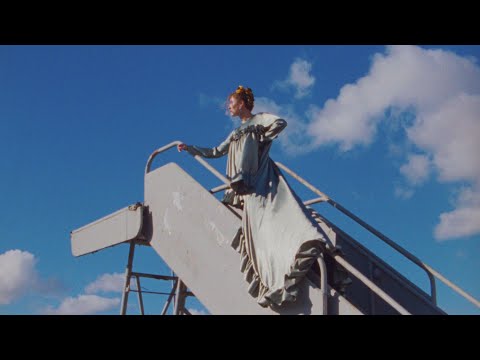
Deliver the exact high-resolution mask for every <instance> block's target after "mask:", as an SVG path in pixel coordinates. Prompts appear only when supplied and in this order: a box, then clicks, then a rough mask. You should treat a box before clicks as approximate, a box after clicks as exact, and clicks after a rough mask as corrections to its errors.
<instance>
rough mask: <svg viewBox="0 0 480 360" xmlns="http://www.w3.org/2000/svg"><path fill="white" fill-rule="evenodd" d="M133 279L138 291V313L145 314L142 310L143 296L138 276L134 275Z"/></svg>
mask: <svg viewBox="0 0 480 360" xmlns="http://www.w3.org/2000/svg"><path fill="white" fill-rule="evenodd" d="M135 280H136V281H137V293H138V306H140V314H142V315H145V312H144V310H143V298H142V288H141V287H140V278H139V277H138V276H135Z"/></svg>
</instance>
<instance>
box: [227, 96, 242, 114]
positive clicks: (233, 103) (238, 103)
mask: <svg viewBox="0 0 480 360" xmlns="http://www.w3.org/2000/svg"><path fill="white" fill-rule="evenodd" d="M242 105H243V100H240V99H238V98H236V97H235V96H231V97H230V100H229V102H228V111H230V116H233V117H235V116H239V115H240V109H241V108H242Z"/></svg>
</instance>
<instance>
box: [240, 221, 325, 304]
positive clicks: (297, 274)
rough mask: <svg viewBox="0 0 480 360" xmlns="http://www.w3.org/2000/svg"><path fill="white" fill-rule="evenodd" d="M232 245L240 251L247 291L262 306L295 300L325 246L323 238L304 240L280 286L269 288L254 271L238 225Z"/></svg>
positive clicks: (241, 266)
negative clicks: (247, 284)
mask: <svg viewBox="0 0 480 360" xmlns="http://www.w3.org/2000/svg"><path fill="white" fill-rule="evenodd" d="M232 247H233V248H234V249H235V250H236V251H238V252H239V253H240V256H241V260H240V270H241V271H242V272H243V273H244V278H245V280H246V281H247V282H248V283H249V287H248V292H249V293H250V295H252V296H253V297H255V298H257V302H258V304H260V305H261V306H262V307H267V306H275V305H276V306H282V305H283V303H285V302H294V301H296V300H297V296H298V292H299V286H298V285H299V283H300V282H301V281H302V280H303V279H304V277H305V275H306V274H307V272H308V271H309V270H310V268H311V266H312V264H313V263H314V262H315V260H316V259H317V258H318V257H319V256H320V254H321V252H322V249H324V248H325V243H324V240H321V239H317V240H310V241H306V242H304V243H303V244H302V245H301V246H300V248H299V249H298V251H297V253H296V255H295V258H294V261H293V264H292V265H291V266H290V271H289V272H288V274H285V281H284V284H283V286H282V287H281V288H278V289H270V288H268V286H266V285H265V284H263V283H262V281H261V279H260V277H259V276H258V274H257V273H256V272H255V269H254V267H253V262H252V260H251V258H250V256H249V255H248V253H247V249H246V245H245V236H244V234H243V230H242V227H240V228H239V229H238V231H237V234H236V235H235V237H234V239H233V241H232Z"/></svg>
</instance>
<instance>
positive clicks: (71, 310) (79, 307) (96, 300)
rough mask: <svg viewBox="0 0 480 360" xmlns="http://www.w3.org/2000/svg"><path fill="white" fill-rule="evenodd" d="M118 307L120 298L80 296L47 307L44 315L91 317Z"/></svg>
mask: <svg viewBox="0 0 480 360" xmlns="http://www.w3.org/2000/svg"><path fill="white" fill-rule="evenodd" d="M119 305H120V298H112V299H111V298H106V297H101V296H98V295H80V296H78V297H75V298H74V297H67V298H66V299H64V300H63V301H62V302H61V304H60V305H59V306H58V307H57V308H54V307H51V306H49V307H48V308H47V309H45V311H44V313H45V314H48V315H93V314H97V313H100V312H105V311H108V310H111V309H113V308H115V307H118V306H119Z"/></svg>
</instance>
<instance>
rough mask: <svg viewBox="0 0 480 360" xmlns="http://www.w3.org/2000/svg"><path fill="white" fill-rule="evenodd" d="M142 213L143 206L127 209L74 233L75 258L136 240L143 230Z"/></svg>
mask: <svg viewBox="0 0 480 360" xmlns="http://www.w3.org/2000/svg"><path fill="white" fill-rule="evenodd" d="M133 209H135V210H133ZM142 213H143V209H142V206H132V207H126V208H123V209H121V210H118V211H116V212H114V213H113V214H110V215H107V216H105V217H103V218H101V219H99V220H97V221H94V222H92V223H90V224H88V225H85V226H83V227H81V228H79V229H77V230H74V231H72V232H71V233H70V239H71V244H72V254H73V256H81V255H85V254H90V253H93V252H95V251H98V250H101V249H105V248H107V247H110V246H114V245H117V244H120V243H123V242H125V241H129V240H132V239H135V238H136V237H138V235H139V234H140V231H141V230H142V223H143V216H142Z"/></svg>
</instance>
